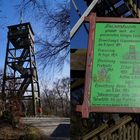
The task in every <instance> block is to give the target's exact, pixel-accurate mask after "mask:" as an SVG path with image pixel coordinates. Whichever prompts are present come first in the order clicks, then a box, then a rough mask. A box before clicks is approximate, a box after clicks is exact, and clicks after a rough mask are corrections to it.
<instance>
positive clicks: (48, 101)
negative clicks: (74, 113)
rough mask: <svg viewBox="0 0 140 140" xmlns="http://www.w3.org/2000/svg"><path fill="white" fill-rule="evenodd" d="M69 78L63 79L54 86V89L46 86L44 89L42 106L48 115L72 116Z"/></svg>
mask: <svg viewBox="0 0 140 140" xmlns="http://www.w3.org/2000/svg"><path fill="white" fill-rule="evenodd" d="M69 85H70V83H69V78H62V79H59V80H58V81H56V82H55V83H54V84H53V87H52V89H49V88H48V87H47V86H46V85H44V86H43V89H42V94H41V95H42V106H43V111H44V113H45V114H47V115H57V116H69V115H70V89H69Z"/></svg>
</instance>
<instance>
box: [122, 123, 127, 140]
mask: <svg viewBox="0 0 140 140" xmlns="http://www.w3.org/2000/svg"><path fill="white" fill-rule="evenodd" d="M122 131H123V140H127V139H126V133H127V129H126V127H125V125H123V127H122Z"/></svg>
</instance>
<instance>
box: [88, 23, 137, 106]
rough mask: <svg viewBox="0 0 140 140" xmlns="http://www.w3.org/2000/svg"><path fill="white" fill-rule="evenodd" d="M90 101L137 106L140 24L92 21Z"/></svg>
mask: <svg viewBox="0 0 140 140" xmlns="http://www.w3.org/2000/svg"><path fill="white" fill-rule="evenodd" d="M90 105H91V106H93V107H94V106H95V107H97V106H106V107H107V106H111V107H140V24H129V23H126V24H124V23H96V31H95V42H94V56H93V67H92V85H91V97H90Z"/></svg>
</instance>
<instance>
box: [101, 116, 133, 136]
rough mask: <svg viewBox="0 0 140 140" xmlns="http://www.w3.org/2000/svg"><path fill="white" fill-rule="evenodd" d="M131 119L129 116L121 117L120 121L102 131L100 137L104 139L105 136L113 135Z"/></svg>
mask: <svg viewBox="0 0 140 140" xmlns="http://www.w3.org/2000/svg"><path fill="white" fill-rule="evenodd" d="M131 120H132V118H131V117H130V116H127V115H126V116H124V117H122V118H121V119H120V120H118V121H117V122H116V124H115V125H114V126H112V127H110V128H108V129H107V130H106V131H104V132H103V133H101V134H100V137H101V138H102V137H105V136H107V135H109V134H110V133H113V132H114V131H116V130H117V129H119V128H120V127H121V126H123V125H124V124H126V123H128V122H129V121H131Z"/></svg>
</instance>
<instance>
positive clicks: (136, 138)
mask: <svg viewBox="0 0 140 140" xmlns="http://www.w3.org/2000/svg"><path fill="white" fill-rule="evenodd" d="M138 137H139V134H138V125H137V124H135V140H138Z"/></svg>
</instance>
